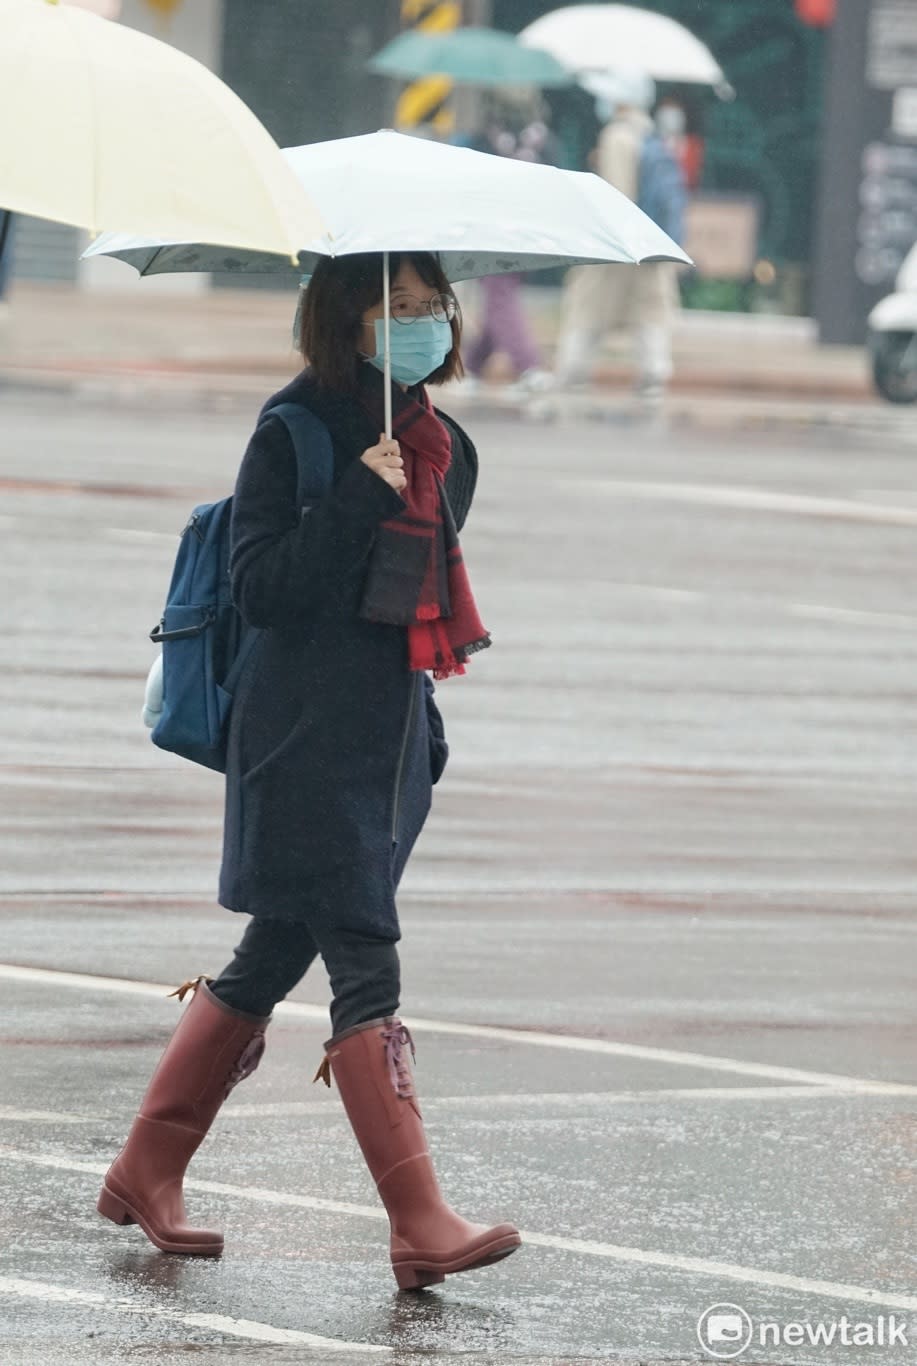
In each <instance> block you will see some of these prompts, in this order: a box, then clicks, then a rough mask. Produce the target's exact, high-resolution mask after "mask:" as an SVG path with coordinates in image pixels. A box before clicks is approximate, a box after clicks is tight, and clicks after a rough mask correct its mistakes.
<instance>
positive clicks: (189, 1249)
mask: <svg viewBox="0 0 917 1366" xmlns="http://www.w3.org/2000/svg"><path fill="white" fill-rule="evenodd" d="M96 1209H97V1210H98V1211H99V1213H100V1214H101V1215H102V1217H103V1218H104V1219H110V1220H111V1221H112V1223H113V1224H137V1225H139V1227H140V1228H142V1229H143V1231H144V1233H145V1234H146V1236H147V1237H148V1238H149V1240H150V1242H151V1243H152V1244H153V1246H154V1247H158V1248H159V1250H160V1252H177V1253H180V1254H182V1255H183V1256H185V1257H219V1256H221V1255H222V1252H223V1241H222V1239H221V1240H220V1242H218V1243H173V1242H170V1241H169V1240H168V1239H167V1238H160V1237H159V1236H158V1235H157V1234H156V1233H154V1231H153V1229H152V1228H151V1227H150V1225H149V1223H148V1222H147V1220H146V1219H144V1218H143V1216H142V1215H141V1214H140V1213H139V1212H138V1211H137V1210H136V1209H134V1207H133V1206H132V1205H129V1204H128V1203H127V1201H126V1200H122V1199H121V1197H120V1196H119V1195H115V1193H114V1192H113V1191H110V1190H109V1189H108V1187H107V1186H103V1187H102V1190H101V1192H100V1194H99V1199H98V1201H97V1202H96Z"/></svg>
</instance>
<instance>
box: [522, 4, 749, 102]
mask: <svg viewBox="0 0 917 1366" xmlns="http://www.w3.org/2000/svg"><path fill="white" fill-rule="evenodd" d="M519 41H520V42H521V43H523V44H525V46H527V47H538V48H542V49H543V50H544V51H546V52H550V53H551V55H552V56H553V57H556V58H557V60H558V61H559V62H561V63H563V65H564V66H566V67H567V68H568V69H569V70H570V71H575V72H587V71H642V72H645V73H646V75H648V76H652V78H653V80H655V81H678V82H688V83H691V84H696V85H712V86H715V87H716V88H717V89H718V90H719V91H721V92H722V93H725V92H726V91H728V90H729V88H730V87H729V85H728V82H727V80H726V77H725V76H724V74H723V71H722V68H721V67H720V66H719V64H718V63H717V61H716V59H715V58H714V56H713V53H712V52H711V51H710V49H709V48H708V47H706V46H705V45H704V44H703V43H702V42H701V41H700V39H699V38H696V37H695V36H694V34H693V33H692V32H691V31H690V29H686V28H685V27H684V25H683V24H679V23H678V22H677V21H676V20H675V19H670V18H669V17H668V15H665V14H656V13H654V12H653V11H651V10H645V9H638V8H637V7H636V6H634V5H567V6H565V7H564V8H563V9H556V10H552V11H551V12H550V14H543V15H542V16H541V18H540V19H536V20H535V22H534V23H532V24H529V26H528V28H525V29H523V31H522V32H521V33H520V34H519Z"/></svg>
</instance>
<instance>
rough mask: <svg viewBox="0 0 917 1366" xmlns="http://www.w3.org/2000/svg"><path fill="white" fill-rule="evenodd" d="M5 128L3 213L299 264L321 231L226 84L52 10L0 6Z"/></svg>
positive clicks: (132, 38) (101, 22) (18, 1)
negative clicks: (303, 249) (200, 243)
mask: <svg viewBox="0 0 917 1366" xmlns="http://www.w3.org/2000/svg"><path fill="white" fill-rule="evenodd" d="M0 128H2V129H3V137H2V139H0V209H12V210H17V211H19V212H21V213H27V214H34V215H35V216H36V217H39V218H51V219H56V220H57V221H58V222H61V223H71V224H75V225H76V226H78V227H83V228H88V229H89V230H90V232H100V231H103V230H105V229H110V230H119V231H124V232H135V233H148V234H153V235H156V236H162V237H165V238H167V239H168V238H172V239H177V240H179V241H182V240H185V241H187V240H199V239H201V238H203V239H204V240H206V241H208V242H211V243H213V244H215V245H218V246H226V247H244V248H248V249H252V248H259V249H260V250H262V251H267V252H274V253H277V254H278V255H281V254H282V255H284V256H288V257H289V256H291V257H293V258H294V259H295V257H296V253H297V250H298V248H299V247H300V246H301V245H302V243H303V242H304V241H308V240H309V239H310V238H311V237H313V236H315V235H316V234H318V233H321V232H323V231H324V224H323V223H322V220H321V217H320V215H319V213H318V210H317V209H316V208H315V206H314V205H313V204H312V201H311V199H310V198H309V196H308V194H307V193H306V191H305V189H304V188H303V187H302V185H300V183H299V182H298V180H297V178H296V176H295V175H294V173H293V171H292V170H291V168H290V167H289V166H288V165H287V163H286V162H285V160H284V158H283V157H282V155H281V153H280V149H279V148H278V146H277V144H276V143H275V142H274V140H273V138H272V137H271V136H270V134H269V133H268V132H267V129H266V128H264V126H263V125H262V124H261V123H259V122H258V120H257V119H256V118H255V116H254V114H253V113H252V112H251V110H250V109H249V108H248V106H247V105H246V104H244V103H243V101H242V100H240V99H239V98H238V96H237V95H234V94H233V92H232V91H231V90H230V89H229V87H228V86H226V85H224V84H223V82H222V81H221V80H219V79H218V77H216V76H214V75H213V73H212V72H210V71H208V70H207V68H206V67H204V66H202V65H201V64H200V62H196V61H194V59H193V58H191V57H188V56H187V55H186V54H185V53H183V52H179V51H178V50H177V49H176V48H173V47H170V46H169V45H168V44H167V43H161V42H159V41H158V40H157V39H155V38H150V37H147V36H146V35H145V34H142V33H137V32H135V31H134V30H133V29H129V28H124V27H122V26H121V25H119V24H114V23H110V22H109V21H108V20H105V19H101V18H99V17H98V16H97V15H95V14H91V13H89V12H87V11H85V10H82V9H77V8H73V7H70V6H63V5H59V4H57V3H56V0H0Z"/></svg>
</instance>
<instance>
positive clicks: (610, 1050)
mask: <svg viewBox="0 0 917 1366" xmlns="http://www.w3.org/2000/svg"><path fill="white" fill-rule="evenodd" d="M0 978H7V979H8V980H11V981H20V982H40V983H44V984H46V985H48V984H53V985H54V986H55V987H61V986H69V987H77V988H83V989H89V990H92V991H117V992H126V993H129V994H131V995H135V996H158V997H160V999H161V998H163V997H165V996H168V994H169V993H170V992H171V991H173V990H174V988H173V987H168V986H165V985H164V984H162V983H156V982H137V981H133V980H132V979H130V978H124V977H97V976H93V975H92V974H90V973H82V972H63V971H56V970H55V969H52V968H26V967H20V966H18V965H17V964H14V963H0ZM274 1013H275V1014H276V1015H281V1016H290V1017H293V1018H299V1019H304V1020H321V1021H322V1023H323V1024H325V1023H326V1022H327V1019H328V1012H327V1010H325V1009H324V1007H322V1006H310V1005H306V1003H305V1002H301V1001H281V1002H280V1004H279V1005H278V1006H277V1007H276V1010H275V1012H274ZM403 1019H404V1020H405V1022H406V1023H407V1024H408V1025H409V1026H411V1027H412V1028H414V1029H417V1030H420V1031H422V1032H426V1033H429V1034H446V1035H456V1036H458V1037H461V1038H469V1039H493V1040H495V1041H497V1042H499V1043H511V1044H526V1045H528V1046H529V1047H532V1048H558V1049H562V1050H566V1051H570V1052H575V1053H599V1054H602V1055H604V1056H606V1057H619V1058H641V1059H642V1060H643V1061H644V1062H658V1063H668V1064H670V1065H672V1066H674V1067H701V1068H704V1069H706V1070H708V1071H711V1072H733V1073H736V1074H737V1075H739V1076H745V1077H767V1078H769V1079H770V1080H772V1081H784V1082H801V1083H804V1084H808V1085H811V1086H831V1087H842V1088H843V1089H845V1090H848V1091H851V1092H857V1091H863V1092H867V1093H869V1094H871V1095H878V1094H880V1093H883V1092H885V1093H892V1094H901V1093H900V1091H899V1087H900V1086H901V1085H903V1083H900V1082H885V1081H878V1080H876V1079H875V1078H869V1077H846V1076H841V1075H839V1074H838V1073H835V1072H809V1071H806V1070H805V1069H804V1068H801V1067H780V1066H778V1065H776V1064H772V1063H763V1062H747V1061H745V1060H743V1059H740V1058H723V1057H718V1056H716V1055H715V1054H711V1053H690V1052H686V1051H681V1050H677V1049H674V1048H651V1047H649V1046H648V1045H646V1044H631V1043H615V1042H614V1041H612V1040H611V1039H588V1038H583V1037H579V1036H577V1035H573V1034H547V1033H544V1032H542V1031H540V1030H536V1029H510V1028H504V1027H502V1026H499V1025H474V1024H465V1023H459V1022H456V1021H451V1020H431V1019H426V1018H422V1017H420V1016H417V1015H411V1014H406V1015H404V1016H403Z"/></svg>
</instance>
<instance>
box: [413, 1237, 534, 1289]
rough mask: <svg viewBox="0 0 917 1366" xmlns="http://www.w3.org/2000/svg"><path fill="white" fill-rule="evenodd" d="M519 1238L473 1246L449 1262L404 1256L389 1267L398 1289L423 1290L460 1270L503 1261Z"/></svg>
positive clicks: (519, 1241)
mask: <svg viewBox="0 0 917 1366" xmlns="http://www.w3.org/2000/svg"><path fill="white" fill-rule="evenodd" d="M521 1243H522V1239H521V1238H520V1237H519V1235H518V1234H516V1235H515V1236H514V1237H505V1236H504V1237H502V1238H499V1239H496V1240H495V1241H494V1242H493V1243H490V1244H489V1245H488V1244H485V1246H484V1247H480V1248H477V1249H475V1251H474V1252H473V1253H470V1254H467V1255H466V1256H465V1257H455V1258H453V1259H452V1261H448V1262H437V1261H434V1260H433V1259H432V1258H427V1257H412V1258H403V1259H401V1260H400V1261H397V1262H395V1261H393V1262H392V1270H393V1271H394V1273H395V1280H396V1281H397V1282H398V1289H399V1290H423V1289H424V1288H425V1287H426V1286H428V1285H440V1284H441V1283H442V1282H443V1281H444V1280H445V1279H446V1277H447V1276H455V1275H457V1274H458V1273H459V1272H460V1271H476V1270H477V1269H478V1267H482V1266H493V1265H494V1263H495V1262H502V1261H503V1259H504V1258H505V1257H509V1256H510V1254H511V1253H513V1252H515V1251H516V1249H517V1247H520V1246H521Z"/></svg>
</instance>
